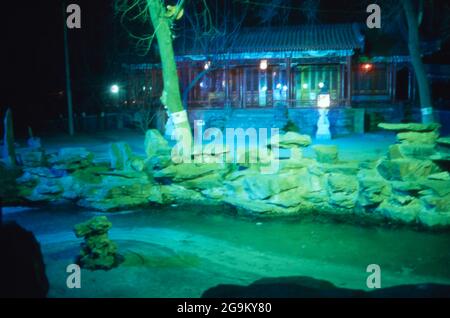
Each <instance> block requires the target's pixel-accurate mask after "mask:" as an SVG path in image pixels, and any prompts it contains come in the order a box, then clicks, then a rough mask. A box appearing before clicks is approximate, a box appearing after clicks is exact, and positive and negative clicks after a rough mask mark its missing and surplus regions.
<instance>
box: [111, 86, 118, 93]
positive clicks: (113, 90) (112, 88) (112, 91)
mask: <svg viewBox="0 0 450 318" xmlns="http://www.w3.org/2000/svg"><path fill="white" fill-rule="evenodd" d="M110 90H111V93H113V94H117V93H118V92H119V85H116V84H114V85H111V88H110Z"/></svg>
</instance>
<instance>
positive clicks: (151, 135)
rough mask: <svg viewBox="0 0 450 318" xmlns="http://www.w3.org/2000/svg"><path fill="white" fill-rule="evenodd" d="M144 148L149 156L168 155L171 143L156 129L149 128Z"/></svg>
mask: <svg viewBox="0 0 450 318" xmlns="http://www.w3.org/2000/svg"><path fill="white" fill-rule="evenodd" d="M144 148H145V153H146V154H147V157H148V158H151V157H153V156H157V155H167V154H168V153H170V147H169V143H168V142H167V140H166V139H165V138H164V137H163V136H162V135H161V133H160V132H159V131H158V130H156V129H149V130H147V133H146V134H145V141H144Z"/></svg>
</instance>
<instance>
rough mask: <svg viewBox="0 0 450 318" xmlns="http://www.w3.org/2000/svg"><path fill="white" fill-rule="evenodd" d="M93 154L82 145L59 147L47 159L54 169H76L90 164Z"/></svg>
mask: <svg viewBox="0 0 450 318" xmlns="http://www.w3.org/2000/svg"><path fill="white" fill-rule="evenodd" d="M93 159H94V155H93V154H92V153H91V152H89V151H87V150H86V148H83V147H72V148H61V149H60V150H59V151H58V154H57V155H56V156H52V157H51V158H50V159H49V162H50V164H51V165H52V167H53V168H54V169H60V170H69V171H73V170H77V169H81V168H85V167H88V166H90V165H92V161H93Z"/></svg>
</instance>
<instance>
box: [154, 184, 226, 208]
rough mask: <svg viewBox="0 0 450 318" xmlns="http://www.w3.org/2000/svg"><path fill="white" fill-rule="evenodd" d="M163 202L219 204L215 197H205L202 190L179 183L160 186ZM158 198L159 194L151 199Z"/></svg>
mask: <svg viewBox="0 0 450 318" xmlns="http://www.w3.org/2000/svg"><path fill="white" fill-rule="evenodd" d="M159 191H160V194H161V196H160V198H158V199H159V200H161V202H163V203H172V202H175V203H177V204H201V205H214V204H217V203H218V202H216V201H215V200H213V199H210V198H206V197H204V196H203V195H202V194H201V193H200V192H198V191H196V190H192V189H187V188H185V187H183V186H181V185H178V184H170V185H161V186H160V187H159ZM155 198H157V196H155V197H153V198H150V201H152V202H157V201H154V200H153V199H155Z"/></svg>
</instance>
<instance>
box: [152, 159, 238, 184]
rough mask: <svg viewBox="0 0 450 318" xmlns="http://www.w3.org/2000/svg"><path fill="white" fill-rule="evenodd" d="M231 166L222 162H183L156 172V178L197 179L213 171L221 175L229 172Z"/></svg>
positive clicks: (174, 179)
mask: <svg viewBox="0 0 450 318" xmlns="http://www.w3.org/2000/svg"><path fill="white" fill-rule="evenodd" d="M229 169H230V167H229V165H227V164H221V163H201V164H195V163H181V164H177V165H170V166H168V167H166V168H164V169H162V170H159V171H156V172H155V173H154V177H155V178H170V179H173V181H175V182H178V181H183V180H188V179H195V178H198V177H201V176H204V175H207V174H210V173H213V172H217V173H220V174H221V175H223V174H225V173H227V172H228V171H229Z"/></svg>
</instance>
